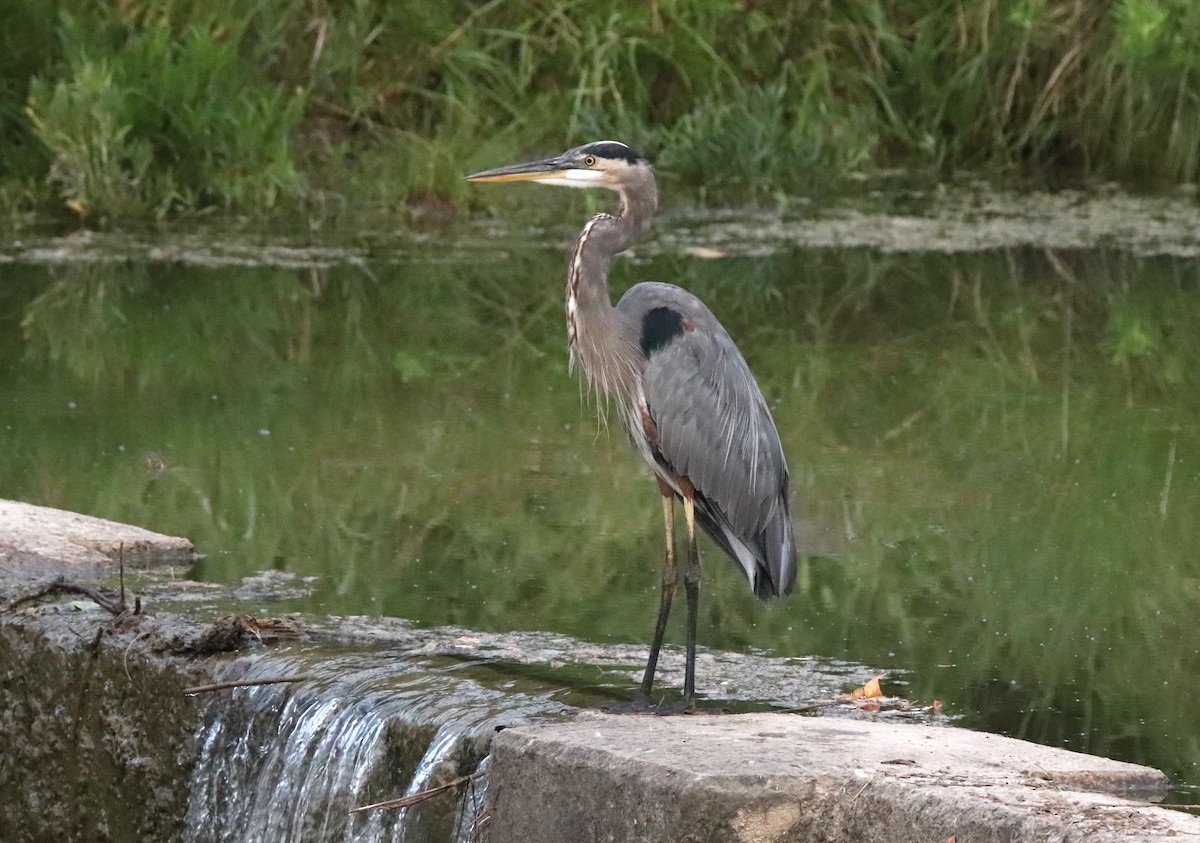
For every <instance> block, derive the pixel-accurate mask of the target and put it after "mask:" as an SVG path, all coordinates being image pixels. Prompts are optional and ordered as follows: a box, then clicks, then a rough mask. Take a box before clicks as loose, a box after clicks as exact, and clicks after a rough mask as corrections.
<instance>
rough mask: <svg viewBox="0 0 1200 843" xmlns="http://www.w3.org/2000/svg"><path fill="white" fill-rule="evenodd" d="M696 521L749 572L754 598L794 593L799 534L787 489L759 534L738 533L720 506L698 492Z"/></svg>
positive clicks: (736, 563) (770, 597)
mask: <svg viewBox="0 0 1200 843" xmlns="http://www.w3.org/2000/svg"><path fill="white" fill-rule="evenodd" d="M696 521H698V522H699V524H700V526H701V527H703V528H704V532H706V533H708V535H709V536H710V537H711V538H712V540H713V541H714V542H716V543H717V546H718V547H720V548H721V549H722V550H723V551H725V553H726V555H728V556H729V558H730V559H731V560H733V562H734V564H735V565H737V566H738V567H739V568H740V569H741V570H742V573H744V574H745V575H746V578H747V579H748V580H749V581H750V587H751V588H753V589H754V596H755V597H757V598H758V599H760V600H770V599H772V598H775V597H782V596H784V595H785V594H791V593H792V590H793V589H794V588H795V587H796V536H795V532H794V531H793V529H792V516H791V512H790V509H789V507H788V505H787V493H786V490H785V491H784V493H783V498H782V505H781V506H777V507H775V511H774V514H773V515H772V517H771V518H770V520H768V521H767V523H766V524H765V525H763V528H762V530H761V531H759V533H758V534H757V535H752V536H739V535H738V534H737V532H736V531H735V530H734V529H733V526H732V525H731V524H730V523H729V518H728V517H727V516H726V515H725V513H724V512H722V511H721V508H720V507H719V506H717V505H716V504H715V502H713V501H711V500H709V499H708V498H706V497H704V496H703V495H701V494H699V493H697V494H696Z"/></svg>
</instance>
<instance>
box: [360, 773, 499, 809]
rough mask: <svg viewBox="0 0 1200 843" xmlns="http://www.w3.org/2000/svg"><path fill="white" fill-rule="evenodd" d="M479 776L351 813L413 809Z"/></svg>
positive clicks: (475, 774) (461, 778)
mask: <svg viewBox="0 0 1200 843" xmlns="http://www.w3.org/2000/svg"><path fill="white" fill-rule="evenodd" d="M478 775H479V773H478V771H476V772H474V773H471V774H470V775H467V776H459V777H458V778H457V779H454V780H453V781H449V782H446V783H445V784H440V785H438V786H437V787H431V788H429V789H428V790H420V791H417V792H416V793H410V794H408V795H407V796H400V797H397V798H395V799H387V800H385V801H383V802H375V803H373V804H371V805H360V806H359V807H357V808H351V809H350V813H352V814H357V813H358V812H359V811H373V810H376V809H379V810H385V811H386V810H395V809H397V808H411V807H412V806H413V805H416V804H418V803H421V802H424V801H425V800H426V799H432V798H433V797H435V796H437V795H438V794H441V793H445V792H446V791H448V790H453V789H454V788H456V787H458V786H459V785H460V784H463V783H465V782H469V781H470V780H471V779H473V778H475V777H476V776H478Z"/></svg>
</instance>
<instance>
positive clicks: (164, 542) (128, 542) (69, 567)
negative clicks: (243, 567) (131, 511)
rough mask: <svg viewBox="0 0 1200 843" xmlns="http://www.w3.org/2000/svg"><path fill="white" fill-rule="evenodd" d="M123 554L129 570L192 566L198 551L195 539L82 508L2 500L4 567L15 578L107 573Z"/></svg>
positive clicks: (1, 563)
mask: <svg viewBox="0 0 1200 843" xmlns="http://www.w3.org/2000/svg"><path fill="white" fill-rule="evenodd" d="M122 557H123V558H124V560H125V566H126V568H128V569H134V568H150V567H154V566H168V565H178V566H180V567H188V566H190V565H191V564H192V562H193V561H195V558H196V552H195V548H194V547H192V543H191V542H190V541H188V540H187V539H182V538H178V537H176V536H164V535H163V534H162V533H155V532H152V531H150V530H144V529H142V528H141V527H134V526H132V525H130V524H119V523H117V522H115V521H106V520H105V519H103V518H94V517H92V516H90V515H80V514H79V513H77V512H67V511H65V510H62V509H52V508H50V507H46V506H33V505H32V504H27V503H18V502H17V501H8V500H0V566H3V568H4V569H5V573H7V574H8V575H10V576H11V575H13V574H16V573H20V574H21V575H22V576H26V577H28V576H36V575H40V574H59V573H73V574H76V575H78V576H83V577H87V576H103V575H105V574H107V573H110V572H111V571H112V570H113V569H114V568H115V567H116V565H117V562H118V560H119V558H122Z"/></svg>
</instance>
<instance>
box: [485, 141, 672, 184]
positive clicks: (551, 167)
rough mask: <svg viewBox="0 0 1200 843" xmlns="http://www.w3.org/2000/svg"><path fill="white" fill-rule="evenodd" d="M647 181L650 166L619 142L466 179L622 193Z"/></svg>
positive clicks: (596, 144)
mask: <svg viewBox="0 0 1200 843" xmlns="http://www.w3.org/2000/svg"><path fill="white" fill-rule="evenodd" d="M647 178H652V176H651V175H650V164H649V162H648V161H647V160H646V159H645V157H644V156H642V155H641V154H639V153H637V152H635V151H634V150H632V149H630V148H629V147H628V146H626V145H625V144H623V143H620V142H619V141H595V142H594V143H587V144H584V145H583V146H577V147H575V148H574V149H568V150H567V151H566V152H564V153H563V154H562V155H556V156H554V157H553V158H543V159H540V160H538V161H526V162H524V163H521V164H509V165H508V166H506V167H497V168H496V169H494V170H484V171H483V172H482V173H474V174H473V175H469V176H467V177H466V179H467V181H471V182H505V181H533V182H537V183H538V184H557V185H561V186H562V187H606V188H608V189H609V190H615V191H617V192H619V193H624V192H625V190H626V189H627V188H628V187H629V186H630V185H632V184H635V183H641V182H644V181H645V180H646V179H647Z"/></svg>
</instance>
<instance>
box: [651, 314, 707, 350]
mask: <svg viewBox="0 0 1200 843" xmlns="http://www.w3.org/2000/svg"><path fill="white" fill-rule="evenodd" d="M695 327H696V326H695V325H693V324H692V320H690V319H688V318H686V317H684V315H683V314H682V313H680V312H679V311H678V310H675V309H674V308H670V307H655V308H652V309H650V310H647V311H646V315H645V316H643V317H642V336H641V346H642V354H644V355H646V356H647V357H649V356H650V355H651V354H653V353H654V352H656V351H658V350H659V349H660V348H662V347H663V346H665V345H667V343H669V342H671V340H673V339H675V338H676V337H678V336H681V335H683V334H684V333H686V332H689V331H692V330H695Z"/></svg>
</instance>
